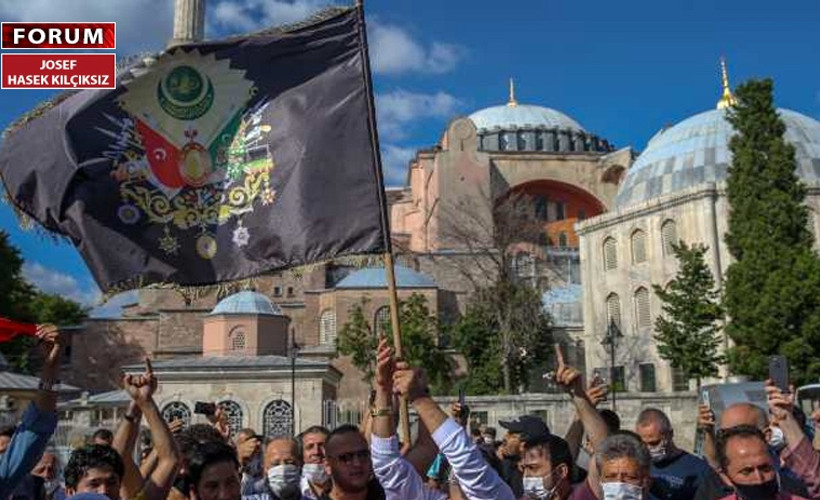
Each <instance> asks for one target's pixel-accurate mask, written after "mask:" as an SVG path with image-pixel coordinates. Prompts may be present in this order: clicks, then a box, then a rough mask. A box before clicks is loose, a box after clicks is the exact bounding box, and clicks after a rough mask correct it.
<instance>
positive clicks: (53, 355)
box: [36, 324, 60, 367]
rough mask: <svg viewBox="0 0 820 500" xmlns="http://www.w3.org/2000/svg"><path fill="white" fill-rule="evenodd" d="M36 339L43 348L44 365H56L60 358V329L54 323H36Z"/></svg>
mask: <svg viewBox="0 0 820 500" xmlns="http://www.w3.org/2000/svg"><path fill="white" fill-rule="evenodd" d="M36 336H37V340H39V341H40V345H41V346H42V348H43V358H44V359H45V364H46V366H51V367H53V366H56V365H57V361H58V360H59V359H60V331H59V330H58V329H57V327H56V326H55V325H52V324H44V325H37V333H36Z"/></svg>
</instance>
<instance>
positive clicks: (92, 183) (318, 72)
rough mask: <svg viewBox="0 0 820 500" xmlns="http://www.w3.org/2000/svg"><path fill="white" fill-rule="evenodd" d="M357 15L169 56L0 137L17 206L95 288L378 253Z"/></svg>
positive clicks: (377, 207)
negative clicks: (65, 241)
mask: <svg viewBox="0 0 820 500" xmlns="http://www.w3.org/2000/svg"><path fill="white" fill-rule="evenodd" d="M364 37H365V35H364V26H363V17H362V16H361V15H360V12H359V11H358V10H356V9H339V10H336V11H334V12H333V14H331V15H326V16H325V17H324V18H323V19H321V20H317V21H315V22H314V23H312V24H309V25H305V26H302V27H299V28H295V29H293V30H290V31H277V32H269V33H265V32H261V33H258V34H255V35H248V36H243V37H236V38H230V39H226V40H221V41H214V42H203V43H196V44H188V45H183V46H180V47H175V48H173V49H171V50H169V51H167V52H164V53H162V54H160V55H159V56H157V57H155V58H150V59H144V60H142V61H140V62H139V63H138V64H135V65H132V66H131V67H129V68H128V69H127V70H125V71H122V72H120V74H119V75H118V81H117V83H118V85H117V88H116V89H115V90H110V91H91V90H86V91H81V92H78V93H75V94H73V95H71V96H69V97H67V98H66V99H64V100H62V101H61V102H60V103H59V104H57V105H56V106H54V107H52V108H51V109H49V110H47V111H45V112H44V113H43V114H42V115H41V116H39V117H37V118H34V119H32V120H30V121H28V123H25V124H23V125H21V126H19V127H18V128H17V129H16V130H10V131H9V133H8V134H7V137H6V138H5V140H4V141H3V143H2V148H0V174H2V178H3V181H4V183H5V186H6V188H7V190H8V191H9V194H10V196H11V198H12V199H13V201H14V203H15V205H16V206H17V207H18V208H20V209H21V210H23V211H24V212H26V213H27V214H29V215H30V216H32V217H33V218H34V219H36V220H37V221H39V222H40V224H41V225H42V226H43V227H45V228H46V229H49V230H51V231H54V232H58V233H61V234H63V235H66V236H67V237H69V238H70V239H71V240H72V241H73V243H74V244H75V245H76V246H77V248H78V249H79V251H80V253H81V254H82V256H83V258H84V259H85V261H86V263H87V264H88V267H89V268H90V269H91V272H92V273H93V275H94V277H95V279H96V281H97V283H98V284H99V285H100V287H101V288H102V289H103V290H106V291H111V290H121V289H126V288H132V287H136V286H141V285H146V284H149V283H157V282H173V283H178V284H181V285H207V284H213V283H217V282H222V281H227V280H234V279H240V278H245V277H248V276H253V275H256V274H259V273H261V272H265V271H268V270H273V269H279V268H285V267H290V266H295V265H301V264H305V263H309V262H315V261H318V260H323V259H329V258H333V257H338V256H341V255H348V254H356V253H375V252H383V251H386V250H387V245H388V239H387V234H388V228H387V222H386V220H385V216H384V214H385V211H384V187H383V183H382V175H381V170H380V164H379V161H378V156H377V155H378V152H377V139H376V135H375V119H374V117H373V109H372V90H371V86H370V83H369V81H370V80H369V78H370V75H369V66H368V64H367V60H366V57H367V56H366V47H365V38H364Z"/></svg>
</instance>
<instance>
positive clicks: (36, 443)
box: [0, 325, 60, 498]
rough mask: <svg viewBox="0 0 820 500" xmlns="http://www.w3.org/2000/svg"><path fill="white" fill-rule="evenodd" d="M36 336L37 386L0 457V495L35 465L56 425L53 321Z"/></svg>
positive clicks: (56, 356) (56, 357) (8, 491)
mask: <svg viewBox="0 0 820 500" xmlns="http://www.w3.org/2000/svg"><path fill="white" fill-rule="evenodd" d="M37 338H38V339H39V341H40V344H41V346H42V348H43V350H44V363H43V371H42V375H41V376H40V388H39V390H38V391H37V396H36V398H35V400H34V402H33V403H32V404H30V405H29V407H28V408H26V412H25V413H24V414H23V419H22V420H23V421H22V423H21V424H20V426H19V427H18V428H17V430H16V431H15V433H14V436H13V437H12V438H11V442H10V443H9V446H8V448H7V449H6V452H5V453H3V456H2V457H0V498H6V497H8V496H9V494H11V492H12V491H14V488H16V487H17V484H18V483H19V482H20V481H21V480H22V479H23V478H24V477H25V476H26V475H28V474H29V472H30V471H31V469H33V468H34V466H35V465H37V462H39V461H40V458H41V457H42V456H43V451H45V449H46V446H47V445H48V440H49V439H51V435H52V434H54V429H56V427H57V412H56V406H57V393H56V392H55V391H54V386H55V385H56V384H57V375H58V370H59V358H60V334H59V332H58V330H57V327H56V326H54V325H43V326H40V327H38V328H37Z"/></svg>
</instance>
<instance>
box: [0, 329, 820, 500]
mask: <svg viewBox="0 0 820 500" xmlns="http://www.w3.org/2000/svg"><path fill="white" fill-rule="evenodd" d="M37 336H38V338H39V340H40V343H41V344H42V346H44V348H45V351H46V352H45V357H44V366H43V369H42V375H41V382H40V388H39V391H38V395H37V398H36V400H35V401H33V402H32V404H31V405H30V406H29V407H28V408H27V409H26V411H25V413H24V414H23V416H22V419H21V422H20V423H19V424H18V425H17V426H16V427H13V428H9V429H4V430H2V432H0V500H7V499H13V500H64V499H66V498H70V499H72V500H120V499H122V500H166V499H167V500H184V499H189V500H302V499H312V500H370V499H390V500H445V499H451V500H459V499H477V500H519V499H540V500H693V499H696V500H719V499H725V500H802V499H804V498H805V499H820V452H818V451H816V449H815V446H814V437H813V435H812V432H813V431H812V429H811V427H809V426H807V424H806V419H805V415H803V414H802V413H801V412H800V410H799V409H798V408H796V407H795V404H794V398H793V395H792V393H791V392H784V391H782V390H780V389H779V388H778V387H776V386H775V385H774V384H771V383H767V384H766V391H767V395H768V408H762V407H760V406H756V405H754V404H750V403H741V404H735V405H732V406H729V407H728V408H725V409H724V411H722V413H721V414H720V415H719V418H718V419H716V418H715V415H714V413H713V412H712V411H711V410H710V409H709V408H708V407H706V406H701V407H700V409H699V418H698V422H699V428H700V431H701V432H702V434H703V436H704V440H703V450H702V455H701V456H696V455H694V454H692V453H689V452H687V451H685V450H683V449H681V448H680V447H678V446H677V445H676V442H675V431H674V428H673V425H672V423H671V421H670V419H669V417H668V416H667V415H666V414H664V413H663V412H662V411H661V410H659V409H655V408H645V409H643V410H642V411H641V412H640V414H639V415H638V416H637V419H636V424H635V428H634V430H627V429H623V428H621V421H620V418H619V416H618V415H617V414H616V413H614V412H612V411H610V410H603V409H598V408H597V406H598V405H599V403H600V402H601V401H603V400H604V398H605V397H606V387H605V386H604V385H603V383H602V381H600V380H597V379H596V380H593V381H592V382H591V383H590V384H589V385H588V386H585V384H584V382H583V380H582V375H581V373H580V372H579V371H578V370H576V369H575V368H573V367H571V366H568V365H567V364H566V363H565V362H564V359H563V356H562V354H561V352H560V350H559V349H557V350H556V358H557V367H556V371H555V372H554V373H553V374H552V378H553V380H554V381H555V384H556V385H557V386H558V387H560V388H561V389H563V391H564V392H565V393H566V394H567V397H569V398H570V399H571V401H572V403H573V405H574V408H575V415H574V420H573V421H572V422H571V424H570V425H569V430H568V431H567V433H566V435H565V436H563V437H561V436H557V435H555V434H553V433H552V432H550V429H549V427H548V426H547V425H546V424H545V423H544V421H543V420H541V419H540V418H538V417H536V416H532V415H523V416H520V417H519V418H517V419H515V420H512V421H506V422H500V425H501V426H502V427H503V428H504V429H505V430H506V433H505V434H504V436H503V438H502V439H501V440H500V441H497V439H496V438H497V433H496V430H495V429H494V428H490V427H478V428H471V426H470V419H469V408H467V407H466V405H462V404H454V405H452V406H451V407H450V408H449V412H448V411H445V410H444V409H442V408H441V406H440V405H439V404H438V403H437V402H436V401H435V400H434V399H433V398H432V397H431V396H430V392H429V389H428V384H427V381H426V378H425V374H424V371H423V370H421V369H420V368H419V367H413V366H409V365H408V364H407V363H405V362H403V361H401V360H397V359H395V357H394V354H393V351H392V349H391V348H390V347H389V345H388V343H387V341H386V340H385V339H380V342H379V346H378V356H377V367H376V373H375V377H374V379H375V380H374V388H373V389H374V397H373V400H372V405H371V410H370V412H369V415H368V416H367V418H366V419H365V421H364V422H362V423H361V425H359V426H354V425H342V426H340V427H337V428H336V429H332V430H329V429H326V428H324V427H321V426H313V427H309V428H307V429H306V430H304V431H303V432H302V433H301V434H299V435H298V436H296V437H295V438H294V437H290V436H267V437H265V436H260V435H259V434H258V433H257V432H256V431H255V430H254V429H242V430H241V431H239V432H238V433H236V435H231V431H230V428H229V426H228V425H227V423H226V421H225V420H224V418H221V415H220V414H219V412H217V414H215V415H214V416H213V418H212V419H211V422H210V423H209V424H194V425H189V426H187V427H186V426H185V425H184V424H183V423H182V422H181V421H174V422H166V421H164V420H163V418H162V416H161V414H160V411H159V409H158V408H157V405H156V403H155V401H154V397H153V396H154V393H155V391H156V390H157V379H156V377H155V376H154V374H153V370H152V368H151V363H150V360H146V367H145V371H144V373H142V374H140V375H125V376H123V380H122V385H123V388H124V389H125V390H126V392H127V393H128V395H129V396H130V397H131V403H130V405H129V407H128V410H127V412H126V413H125V416H124V417H123V418H122V421H121V422H120V424H119V426H118V428H117V429H116V431H115V432H112V431H111V430H106V429H100V430H99V431H97V432H95V433H94V435H93V436H91V438H90V439H89V442H88V444H86V445H84V446H83V447H80V448H77V449H75V450H73V451H72V453H71V455H70V458H69V459H68V461H67V463H66V464H65V465H64V466H63V465H62V464H60V460H59V455H58V454H57V453H56V452H55V451H54V450H53V449H50V448H49V443H50V440H51V438H52V434H53V433H54V431H55V428H56V425H57V412H56V399H57V398H56V393H55V391H54V388H55V386H56V384H57V383H58V381H57V374H58V372H57V370H58V357H59V352H60V346H59V340H60V339H59V333H58V331H57V329H56V328H53V327H50V326H44V327H40V328H39V330H38V333H37ZM792 392H793V391H792ZM400 398H406V400H407V401H408V402H409V404H410V405H411V407H412V410H413V412H414V413H415V414H416V415H418V420H419V423H418V432H417V433H415V434H416V438H415V439H414V440H413V442H412V443H407V442H405V443H402V442H400V438H399V436H398V434H397V431H396V422H397V420H398V418H397V415H398V411H397V408H398V406H399V405H398V401H399V399H400ZM568 418H573V417H571V416H568ZM143 426H145V427H147V429H146V428H144V427H143Z"/></svg>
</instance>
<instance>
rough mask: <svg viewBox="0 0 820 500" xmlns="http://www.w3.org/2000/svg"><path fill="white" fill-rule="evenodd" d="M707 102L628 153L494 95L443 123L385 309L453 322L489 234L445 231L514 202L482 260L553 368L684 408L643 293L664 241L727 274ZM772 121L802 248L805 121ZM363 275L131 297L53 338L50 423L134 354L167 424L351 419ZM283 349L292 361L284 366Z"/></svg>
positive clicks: (402, 214)
mask: <svg viewBox="0 0 820 500" xmlns="http://www.w3.org/2000/svg"><path fill="white" fill-rule="evenodd" d="M716 97H717V98H719V100H718V104H717V106H715V104H714V102H713V103H703V104H704V106H703V108H704V111H703V112H702V113H700V114H697V115H695V116H692V117H690V118H687V119H685V120H683V121H681V122H679V123H678V124H676V125H673V126H669V127H665V128H663V129H661V130H659V131H658V132H657V133H656V134H655V135H654V136H653V137H652V138H651V139H650V140H649V142H648V144H647V146H646V149H645V150H644V151H642V152H640V153H639V152H638V151H635V150H633V149H632V148H631V147H621V148H618V147H615V146H614V145H613V144H612V143H610V142H609V141H607V139H606V136H605V131H591V130H587V129H585V128H584V127H583V126H582V124H580V123H579V122H578V121H576V120H574V119H573V118H571V117H569V116H567V115H565V114H563V113H561V112H560V111H557V110H555V109H552V108H548V107H545V106H541V105H535V104H526V103H521V102H518V101H517V100H516V98H515V94H514V89H513V88H512V85H511V89H510V95H509V98H508V102H506V103H503V102H502V103H501V104H499V105H496V106H491V107H488V108H485V109H481V110H478V111H475V112H474V113H472V114H470V115H469V116H465V117H456V118H454V119H453V120H452V121H450V123H449V125H448V126H447V128H446V130H445V131H444V132H443V134H442V136H441V139H440V141H439V142H438V143H437V144H436V145H435V146H433V147H431V148H429V149H424V150H419V151H418V152H417V153H416V154H415V157H414V158H413V159H412V160H411V161H410V162H409V165H408V167H407V177H406V180H407V181H406V185H405V186H403V187H401V188H394V189H389V190H388V202H389V209H390V217H391V231H392V237H393V241H394V243H395V245H394V246H395V248H396V252H397V254H398V262H399V267H398V268H397V275H398V285H399V295H400V298H406V297H409V296H410V295H411V294H413V293H420V294H422V295H424V297H425V298H426V299H427V304H428V306H429V307H430V310H431V312H432V313H433V314H436V315H438V316H439V317H440V318H441V319H442V320H443V321H450V320H452V319H454V318H456V317H457V316H458V315H459V314H460V313H461V312H463V311H464V307H465V304H466V302H467V300H468V298H469V295H470V292H471V290H472V289H473V286H474V284H475V281H474V280H473V279H471V277H470V276H468V275H467V273H465V272H464V271H465V269H473V270H474V272H475V273H477V274H481V272H482V271H481V267H482V266H481V265H475V264H472V263H478V262H480V259H481V258H482V257H480V256H477V254H478V253H480V252H485V251H486V247H487V245H488V244H489V243H488V242H492V241H493V240H492V234H491V233H492V232H493V231H492V230H490V231H489V232H488V235H487V239H485V240H484V241H483V244H476V243H467V242H466V241H465V239H464V238H462V237H460V236H463V233H459V231H454V228H455V229H465V228H467V229H469V228H474V229H482V228H484V229H487V228H491V229H492V228H494V217H493V210H494V207H496V206H497V204H498V202H499V200H503V199H507V198H509V197H510V196H511V195H514V194H522V195H526V197H527V199H529V200H532V203H533V204H534V207H533V211H534V214H535V215H536V217H537V218H538V221H539V224H540V228H541V231H540V234H538V236H537V237H536V238H529V239H528V241H520V242H517V243H515V244H514V245H510V246H508V247H507V248H505V249H498V248H496V249H494V250H495V251H508V252H513V256H514V257H513V259H512V267H513V272H514V273H515V275H516V276H517V277H518V278H519V279H521V280H523V281H524V282H526V283H528V284H530V285H531V286H533V287H535V288H536V289H537V290H538V291H539V292H540V293H542V294H543V295H542V296H543V306H544V308H545V309H546V310H547V311H548V312H550V313H551V314H552V316H553V324H554V326H555V331H554V335H555V336H556V338H557V339H558V340H559V341H560V342H561V343H562V344H563V345H564V348H565V352H566V353H567V357H568V360H569V362H571V363H573V364H575V365H576V366H578V367H579V368H581V369H582V370H583V371H584V372H585V373H586V374H587V375H591V374H592V373H594V372H596V371H599V372H602V373H606V374H610V373H611V374H612V377H613V382H614V383H616V384H618V385H619V386H620V387H622V388H623V389H624V390H625V391H626V392H627V393H629V394H632V393H634V394H646V395H651V397H655V398H668V397H672V396H674V394H675V393H678V392H681V393H688V391H689V390H690V386H689V382H688V381H686V380H683V379H682V377H681V376H680V374H679V373H676V372H675V370H672V369H671V368H670V365H669V364H668V363H667V362H666V361H664V360H662V359H661V358H660V357H659V356H658V353H657V349H656V343H655V341H654V339H653V324H654V320H655V318H656V317H657V316H658V315H659V314H660V311H661V304H660V303H659V301H658V299H657V297H656V296H655V295H654V293H653V291H652V284H665V283H667V282H668V281H669V280H670V279H672V278H673V277H674V275H675V273H676V270H677V267H676V261H675V258H674V256H673V255H672V254H671V244H672V243H673V242H677V241H678V240H684V241H686V242H688V243H703V244H705V245H706V246H708V247H709V252H708V253H707V260H708V264H709V266H710V268H711V270H712V272H713V274H714V276H715V277H716V280H717V282H718V283H720V279H721V276H723V275H724V273H725V271H726V268H727V266H728V265H729V263H730V260H731V259H730V256H729V253H728V250H727V248H726V245H725V243H724V242H723V235H724V234H725V233H726V231H727V227H726V224H727V213H728V210H729V207H728V202H727V198H726V191H725V189H726V187H725V181H726V177H727V168H728V165H729V163H730V161H731V153H730V151H729V149H728V141H729V138H730V136H731V135H732V128H731V125H730V124H729V123H728V122H727V121H726V119H725V115H726V108H727V107H728V106H729V105H730V104H731V102H732V99H733V97H732V95H731V92H730V90H729V83H728V77H727V76H726V71H725V66H724V78H723V94H722V95H716ZM551 104H556V103H551ZM709 108H711V109H709ZM779 112H780V116H781V118H782V119H783V121H784V122H785V124H786V126H787V131H786V139H787V140H788V141H789V142H790V143H791V144H793V145H794V147H795V151H796V155H797V160H798V164H799V166H798V174H799V176H800V177H801V178H802V180H803V181H804V182H805V183H806V184H807V186H808V193H809V194H808V200H807V203H808V204H809V205H810V207H811V209H812V212H811V213H812V214H813V215H812V217H813V219H812V223H813V224H814V227H813V230H814V231H815V233H820V217H819V216H818V215H817V214H820V122H818V121H816V120H815V119H813V118H810V117H808V116H805V115H803V114H800V113H798V112H796V111H791V110H787V109H780V110H779ZM494 230H498V228H494ZM479 239H480V238H479ZM379 264H380V260H379V259H377V258H372V259H346V260H341V261H336V262H330V263H323V264H317V265H313V266H309V267H307V268H303V269H298V270H290V271H284V272H276V273H270V274H266V275H264V276H260V277H257V278H255V279H253V280H252V281H251V282H250V283H248V284H246V285H245V286H238V285H237V286H233V287H232V286H224V287H221V288H219V289H212V290H208V291H202V292H198V293H196V292H189V293H180V292H179V291H175V290H169V289H142V290H140V291H139V293H138V296H139V298H138V300H137V301H136V302H135V303H133V304H131V305H129V306H127V307H126V308H125V309H124V314H123V316H122V317H121V318H118V319H90V320H88V321H87V322H86V323H85V325H83V326H82V327H78V328H77V329H75V330H72V331H71V332H70V334H71V335H70V345H69V347H68V348H67V349H68V350H67V352H66V357H65V365H64V368H65V374H64V378H63V380H64V381H66V382H67V383H69V384H71V385H73V386H76V387H80V388H83V389H86V390H88V391H89V394H85V395H83V397H82V398H79V399H77V400H75V401H73V402H71V403H70V404H68V405H64V406H63V411H64V412H65V414H64V416H65V417H66V418H74V419H75V420H76V419H78V418H80V417H78V415H81V414H83V415H86V416H85V417H83V418H85V419H86V420H85V421H86V422H89V425H93V424H94V423H95V422H97V423H99V422H101V421H103V420H104V419H105V418H108V417H110V416H111V415H113V413H110V412H109V413H106V411H109V410H110V411H114V412H115V409H116V408H117V407H118V406H117V405H120V402H119V401H121V398H120V396H121V395H120V396H117V393H116V392H114V391H116V389H117V380H118V378H119V370H120V367H121V366H123V365H129V369H133V370H137V369H139V362H140V361H141V359H142V358H143V357H144V356H146V355H148V356H152V357H153V358H154V359H156V360H157V361H156V363H155V364H154V367H155V370H156V371H157V373H158V376H159V377H160V380H161V382H162V389H161V393H160V394H159V395H158V401H159V402H160V405H161V408H162V409H163V411H164V412H165V413H166V416H169V417H170V416H179V417H180V418H188V419H190V418H193V416H192V412H193V406H194V404H195V402H196V401H218V402H220V403H222V404H223V405H224V407H225V408H226V409H227V410H228V412H229V414H230V415H231V418H232V424H233V425H235V426H237V428H238V427H246V426H251V427H255V428H257V429H258V430H259V431H260V432H264V433H266V434H272V433H274V432H280V431H283V430H287V428H288V427H289V426H291V425H293V426H294V428H295V430H296V431H298V430H299V429H300V428H303V427H307V426H308V425H311V424H317V423H324V424H327V425H330V424H332V423H335V422H336V421H337V418H341V417H339V415H343V414H346V415H347V416H348V417H350V415H353V417H351V418H354V417H355V415H360V414H361V411H362V409H363V405H364V404H365V402H366V399H367V394H368V393H369V388H368V387H367V385H366V384H365V383H364V382H362V380H361V375H360V374H359V373H358V372H357V370H356V369H355V368H354V367H353V366H352V364H351V363H350V360H349V359H347V358H346V357H344V356H338V355H337V353H336V346H335V339H336V335H337V333H338V331H339V329H340V328H341V326H342V325H343V324H344V323H345V322H346V321H347V319H348V311H349V309H350V308H351V306H353V305H354V304H357V303H362V300H363V299H366V300H365V301H364V302H363V303H364V309H365V313H366V315H367V316H368V317H369V318H371V323H372V324H373V327H374V330H379V329H381V328H384V325H385V324H386V323H387V321H388V318H389V312H388V311H389V310H388V308H387V305H388V295H387V290H386V280H385V272H384V269H383V268H381V267H380V265H379ZM478 278H480V276H478ZM243 288H244V289H243ZM611 323H614V324H616V325H617V327H618V330H619V332H620V334H621V335H622V336H621V337H620V338H619V340H618V343H617V349H616V352H615V369H614V370H612V371H610V365H611V361H610V355H611V352H610V350H609V349H608V348H607V346H606V345H602V341H603V340H604V339H605V338H606V336H607V331H608V326H609V325H610V324H611ZM293 341H295V343H296V344H297V345H298V346H299V350H298V356H296V357H294V358H293V359H291V358H290V357H289V356H290V355H292V354H294V352H293V351H292V350H291V349H290V345H291V344H292V343H293ZM604 344H605V343H604ZM546 361H547V360H545V362H546ZM292 378H293V380H291V379H292ZM537 378H539V379H540V377H537ZM292 384H293V385H292ZM548 391H549V388H548V387H545V386H543V384H541V385H540V386H539V385H538V384H534V385H533V386H532V387H530V392H532V393H538V392H548ZM533 397H535V396H533ZM647 397H648V396H647ZM118 398H120V399H118ZM89 409H94V412H93V414H89V412H88V411H86V410H89ZM89 415H90V416H89ZM95 419H96V420H95ZM489 420H490V421H491V422H492V421H494V419H493V417H492V415H490V418H489ZM550 425H551V426H552V425H553V423H550Z"/></svg>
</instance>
